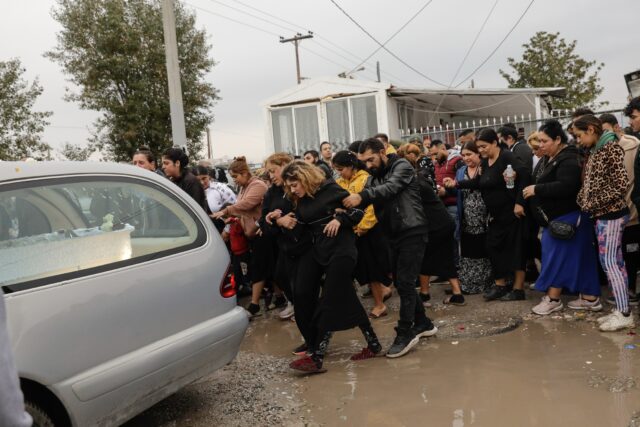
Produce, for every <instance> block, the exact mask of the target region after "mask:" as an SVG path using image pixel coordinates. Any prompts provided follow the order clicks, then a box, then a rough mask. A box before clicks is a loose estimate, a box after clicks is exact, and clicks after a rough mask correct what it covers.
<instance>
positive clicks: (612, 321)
mask: <svg viewBox="0 0 640 427" xmlns="http://www.w3.org/2000/svg"><path fill="white" fill-rule="evenodd" d="M635 326H636V324H635V322H634V320H633V314H629V315H628V316H625V315H623V314H622V313H620V312H619V311H618V310H614V311H613V313H612V315H611V317H610V318H609V320H607V321H606V322H604V323H603V324H601V325H600V330H601V331H602V332H614V331H619V330H621V329H626V328H634V327H635Z"/></svg>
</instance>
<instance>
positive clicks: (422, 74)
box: [329, 0, 447, 87]
mask: <svg viewBox="0 0 640 427" xmlns="http://www.w3.org/2000/svg"><path fill="white" fill-rule="evenodd" d="M329 1H330V2H331V3H333V4H334V5H335V6H336V7H337V8H338V9H339V10H340V11H341V12H342V13H343V14H344V15H345V16H346V17H347V18H349V20H350V21H351V22H353V23H354V24H355V25H356V26H357V27H358V28H360V29H361V30H362V31H363V32H364V33H365V34H366V35H367V36H369V38H370V39H372V40H373V41H374V42H376V43H377V44H378V45H379V46H380V47H381V48H382V49H384V50H385V51H386V52H387V53H388V54H389V55H391V56H392V57H394V58H395V59H396V60H398V61H399V62H400V63H402V64H403V65H404V66H406V67H407V68H409V69H410V70H411V71H413V72H415V73H416V74H418V75H420V76H422V77H423V78H425V79H426V80H429V81H430V82H433V83H435V84H437V85H440V86H443V87H446V86H447V85H445V84H444V83H440V82H439V81H437V80H434V79H432V78H431V77H429V76H427V75H426V74H424V73H423V72H421V71H420V70H418V69H416V68H415V67H413V66H412V65H410V64H408V63H407V62H406V61H405V60H403V59H402V58H400V57H399V56H398V55H396V54H395V53H393V52H391V50H389V49H388V48H387V47H386V46H385V45H384V44H383V43H380V42H379V41H378V40H377V39H376V38H375V37H374V36H372V35H371V33H369V32H368V31H367V30H366V29H365V28H364V27H363V26H362V25H360V24H359V23H358V21H356V20H355V19H354V18H353V17H351V15H349V13H347V11H346V10H344V9H343V8H342V7H340V5H339V4H338V3H336V2H335V0H329ZM431 1H433V0H429V2H428V3H431ZM426 6H428V4H427V5H426ZM426 6H424V7H426ZM412 20H413V18H412Z"/></svg>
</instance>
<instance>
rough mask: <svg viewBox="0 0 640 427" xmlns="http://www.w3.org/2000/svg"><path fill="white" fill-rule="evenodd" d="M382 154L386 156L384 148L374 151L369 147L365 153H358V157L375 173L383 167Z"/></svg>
mask: <svg viewBox="0 0 640 427" xmlns="http://www.w3.org/2000/svg"><path fill="white" fill-rule="evenodd" d="M382 156H384V157H385V158H386V154H385V153H384V150H380V151H379V152H377V153H374V152H373V150H371V149H368V150H367V151H365V152H364V153H358V159H360V161H361V162H363V163H364V164H365V165H366V166H367V169H369V171H370V172H371V173H372V174H374V175H375V174H376V173H377V172H378V171H379V170H380V169H382V166H383V163H384V162H383V161H382Z"/></svg>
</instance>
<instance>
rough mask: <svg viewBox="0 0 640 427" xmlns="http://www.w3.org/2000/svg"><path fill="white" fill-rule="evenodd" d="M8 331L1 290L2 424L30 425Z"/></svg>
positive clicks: (0, 411) (0, 421)
mask: <svg viewBox="0 0 640 427" xmlns="http://www.w3.org/2000/svg"><path fill="white" fill-rule="evenodd" d="M31 424H32V420H31V416H30V415H29V414H27V413H26V412H25V410H24V399H23V396H22V391H21V390H20V382H19V380H18V372H17V371H16V367H15V365H14V363H13V354H12V353H11V343H10V342H9V333H8V331H7V314H6V312H5V306H4V295H3V294H2V292H0V426H7V427H9V426H11V427H30V426H31Z"/></svg>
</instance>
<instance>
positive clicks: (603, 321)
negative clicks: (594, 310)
mask: <svg viewBox="0 0 640 427" xmlns="http://www.w3.org/2000/svg"><path fill="white" fill-rule="evenodd" d="M611 317H613V312H611V313H609V314H607V315H606V316H602V317H598V318H597V319H596V322H598V325H602V324H603V323H605V322H608V321H609V319H611Z"/></svg>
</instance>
